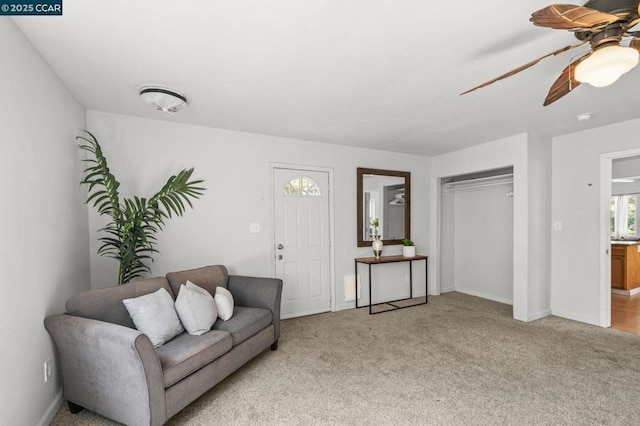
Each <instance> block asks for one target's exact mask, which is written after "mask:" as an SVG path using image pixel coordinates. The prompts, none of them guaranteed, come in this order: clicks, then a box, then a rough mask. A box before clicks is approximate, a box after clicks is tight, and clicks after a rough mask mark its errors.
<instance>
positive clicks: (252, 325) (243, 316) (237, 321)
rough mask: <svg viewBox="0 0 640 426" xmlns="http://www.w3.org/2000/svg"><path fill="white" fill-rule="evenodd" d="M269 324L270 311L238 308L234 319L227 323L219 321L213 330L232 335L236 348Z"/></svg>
mask: <svg viewBox="0 0 640 426" xmlns="http://www.w3.org/2000/svg"><path fill="white" fill-rule="evenodd" d="M269 324H271V311H270V310H269V309H263V308H248V307H245V306H236V307H235V308H234V310H233V317H231V319H229V320H227V321H222V320H220V319H218V320H217V321H216V322H215V324H213V329H214V330H223V331H228V332H229V333H231V337H232V338H233V346H235V345H237V344H239V343H242V342H244V341H245V340H247V339H248V338H249V337H251V336H253V335H254V334H256V333H257V332H259V331H260V330H262V329H264V328H265V327H267V326H269Z"/></svg>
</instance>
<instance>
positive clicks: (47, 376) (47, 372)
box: [44, 359, 51, 383]
mask: <svg viewBox="0 0 640 426" xmlns="http://www.w3.org/2000/svg"><path fill="white" fill-rule="evenodd" d="M50 378H51V360H50V359H48V360H46V361H45V362H44V382H45V383H47V382H48V381H49V379H50Z"/></svg>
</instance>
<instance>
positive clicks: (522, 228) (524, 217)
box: [430, 134, 537, 321]
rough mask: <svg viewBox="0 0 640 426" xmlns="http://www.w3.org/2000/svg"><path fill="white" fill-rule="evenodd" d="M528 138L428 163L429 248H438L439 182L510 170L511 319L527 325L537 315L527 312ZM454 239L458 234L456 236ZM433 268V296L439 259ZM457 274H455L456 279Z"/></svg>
mask: <svg viewBox="0 0 640 426" xmlns="http://www.w3.org/2000/svg"><path fill="white" fill-rule="evenodd" d="M527 147H528V136H527V135H526V134H520V135H515V136H511V137H507V138H504V139H500V140H497V141H493V142H489V143H485V144H482V145H478V146H475V147H472V148H468V149H464V150H460V151H455V152H451V153H448V154H443V155H440V156H437V157H433V158H432V159H431V164H432V170H431V176H432V181H431V199H432V204H431V209H430V211H431V244H432V246H433V247H441V235H440V222H441V210H440V209H441V196H440V195H441V194H440V179H441V178H443V177H448V176H456V175H462V174H468V173H473V172H479V171H485V170H492V169H498V168H502V167H509V166H513V172H514V198H513V202H514V209H513V210H514V212H513V215H514V223H513V316H514V318H516V319H519V320H523V321H527V320H529V319H530V317H531V316H532V315H536V314H537V313H536V312H533V311H531V310H530V307H529V305H528V298H529V291H530V289H529V283H528V280H529V272H528V267H529V245H528V244H529V242H528V240H529V233H528V229H529V175H528V157H527V155H528V154H527V149H528V148H527ZM456 238H458V236H457V232H456ZM434 251H435V255H436V256H434V257H436V258H435V259H434V260H433V262H432V264H433V265H434V268H432V272H431V273H432V280H431V282H433V283H434V285H435V286H437V287H436V288H434V289H432V291H433V292H434V293H436V294H438V293H439V291H440V259H439V258H437V255H438V253H437V250H434ZM457 274H458V270H456V275H457Z"/></svg>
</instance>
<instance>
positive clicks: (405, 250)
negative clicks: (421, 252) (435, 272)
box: [402, 238, 416, 257]
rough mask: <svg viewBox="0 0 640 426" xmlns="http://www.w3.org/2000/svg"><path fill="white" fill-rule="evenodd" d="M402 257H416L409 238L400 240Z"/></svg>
mask: <svg viewBox="0 0 640 426" xmlns="http://www.w3.org/2000/svg"><path fill="white" fill-rule="evenodd" d="M402 255H403V256H404V257H414V256H415V255H416V246H415V244H413V241H411V240H410V239H409V238H404V239H403V240H402Z"/></svg>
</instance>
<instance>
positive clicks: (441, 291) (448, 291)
mask: <svg viewBox="0 0 640 426" xmlns="http://www.w3.org/2000/svg"><path fill="white" fill-rule="evenodd" d="M452 291H456V289H455V288H454V287H446V288H444V287H443V288H441V289H440V293H441V294H442V293H451V292H452Z"/></svg>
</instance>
